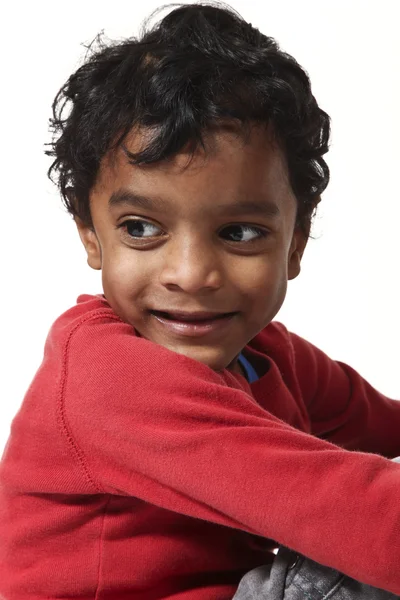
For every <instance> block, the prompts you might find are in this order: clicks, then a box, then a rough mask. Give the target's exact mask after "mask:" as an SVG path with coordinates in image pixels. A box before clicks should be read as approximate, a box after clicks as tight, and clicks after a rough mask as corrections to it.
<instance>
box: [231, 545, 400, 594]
mask: <svg viewBox="0 0 400 600" xmlns="http://www.w3.org/2000/svg"><path fill="white" fill-rule="evenodd" d="M399 599H400V596H395V595H394V594H391V593H390V592H386V591H384V590H380V589H378V588H374V587H372V586H370V585H366V584H363V583H359V582H358V581H355V580H354V579H351V578H350V577H347V576H345V575H343V574H342V573H339V572H338V571H335V570H334V569H330V568H329V567H324V566H322V565H319V564H318V563H316V562H314V561H312V560H310V559H308V558H304V557H302V556H299V555H298V554H296V553H295V552H292V551H291V550H288V549H287V548H280V549H279V551H278V554H277V555H276V557H275V560H274V562H273V563H272V565H264V566H262V567H257V568H256V569H253V570H252V571H249V573H246V575H245V576H244V577H243V578H242V580H241V581H240V584H239V587H238V589H237V592H236V594H235V595H234V597H233V600H399Z"/></svg>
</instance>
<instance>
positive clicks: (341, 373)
mask: <svg viewBox="0 0 400 600" xmlns="http://www.w3.org/2000/svg"><path fill="white" fill-rule="evenodd" d="M280 327H282V328H283V326H281V325H280ZM286 334H287V332H286ZM287 335H289V336H290V340H291V343H292V346H293V350H294V358H295V360H294V363H295V372H296V378H297V381H298V383H299V385H300V389H301V393H302V397H303V400H304V402H305V404H306V407H307V411H308V414H309V417H310V421H311V427H312V433H313V434H314V435H317V436H318V437H320V438H322V439H326V440H329V441H330V442H333V443H335V444H338V445H340V446H342V447H343V448H347V449H348V450H359V451H361V452H374V453H376V454H381V455H383V456H386V457H387V458H393V457H395V456H399V455H400V402H399V401H397V400H392V399H390V398H387V397H386V396H384V395H383V394H381V393H380V392H378V391H377V390H375V389H374V388H373V387H372V386H371V385H370V384H369V383H368V382H367V381H365V379H363V378H362V377H361V376H360V375H359V374H358V373H357V372H356V371H355V370H354V369H352V368H351V367H349V366H348V365H346V364H344V363H341V362H336V361H333V360H331V359H330V358H329V357H328V356H327V355H326V354H324V352H322V351H321V350H319V349H318V348H316V347H315V346H313V345H312V344H310V343H309V342H307V341H306V340H304V339H302V338H300V337H299V336H297V335H295V334H287Z"/></svg>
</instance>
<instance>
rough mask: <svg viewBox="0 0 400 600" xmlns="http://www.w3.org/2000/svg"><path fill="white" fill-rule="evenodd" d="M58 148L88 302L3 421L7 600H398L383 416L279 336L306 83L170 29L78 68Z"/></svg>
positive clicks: (241, 52) (184, 23)
mask: <svg viewBox="0 0 400 600" xmlns="http://www.w3.org/2000/svg"><path fill="white" fill-rule="evenodd" d="M68 107H70V108H71V111H69V112H67V114H66V113H65V109H66V108H68ZM53 126H54V133H55V137H54V141H53V148H52V151H51V154H52V155H53V156H54V157H55V160H54V163H53V165H52V167H51V169H50V174H52V175H54V174H55V173H57V174H58V184H59V187H60V190H61V193H62V196H63V198H64V201H65V203H66V206H67V208H68V210H69V212H70V213H71V214H72V215H73V217H74V219H75V222H76V224H77V227H78V230H79V234H80V237H81V240H82V242H83V244H84V246H85V249H86V252H87V257H88V263H89V265H90V266H91V267H92V268H94V269H101V270H102V278H103V279H102V280H103V292H104V294H101V295H98V296H87V295H84V296H80V297H79V299H78V302H77V304H76V306H74V307H72V308H71V309H70V310H68V311H67V312H66V313H65V314H63V315H62V316H61V317H60V318H59V319H58V320H57V321H56V322H55V323H54V325H53V327H52V328H51V330H50V333H49V336H48V339H47V342H46V347H45V354H44V360H43V363H42V365H41V367H40V369H39V370H38V372H37V374H36V376H35V378H34V380H33V382H32V384H31V386H30V388H29V390H28V392H27V394H26V397H25V399H24V402H23V404H22V407H21V409H20V411H19V412H18V414H17V416H16V417H15V419H14V421H13V424H12V428H11V435H10V438H9V441H8V443H7V446H6V449H5V452H4V456H3V459H2V463H1V470H0V528H1V539H0V596H1V598H4V599H6V600H17V599H18V600H25V599H29V600H39V599H45V598H46V599H55V598H59V599H61V598H63V599H66V598H81V599H85V600H86V599H93V600H94V599H96V600H106V599H109V600H111V599H112V600H122V599H128V598H130V599H131V598H135V599H138V600H139V599H140V600H156V599H157V600H161V599H166V598H168V599H171V600H172V599H174V600H188V599H190V600H228V599H230V598H232V597H233V596H235V598H236V599H237V598H239V599H240V600H244V599H245V598H273V599H275V598H287V599H288V600H295V599H297V598H309V599H310V598H312V599H314V598H315V599H316V598H327V597H328V596H329V598H334V600H339V598H350V599H352V598H375V600H376V599H378V598H385V599H388V598H395V597H396V598H398V597H400V596H399V594H400V575H399V569H398V566H399V564H400V503H399V500H398V498H399V494H400V466H399V464H396V463H394V462H392V461H391V460H388V459H391V458H394V457H395V456H398V455H399V454H400V436H399V430H400V403H399V402H396V401H394V400H390V399H388V398H386V397H384V396H383V395H381V394H380V393H379V392H377V391H376V390H374V389H373V388H372V387H371V386H370V385H369V384H368V383H367V382H366V381H364V380H363V379H362V378H361V377H360V375H358V374H357V373H356V372H355V371H354V370H352V369H351V368H350V367H348V366H347V365H344V364H342V363H338V362H334V361H332V360H330V359H329V358H328V357H327V356H326V355H325V354H324V353H323V352H321V351H320V350H318V349H317V348H315V347H314V346H313V345H311V344H310V343H308V342H306V341H305V340H303V339H301V338H300V337H298V336H296V335H294V334H291V333H289V332H288V331H287V330H286V329H285V327H284V326H283V325H281V324H279V323H275V322H272V321H273V318H274V316H275V315H276V314H277V312H278V310H279V309H280V307H281V305H282V303H283V301H284V297H285V294H286V287H287V281H288V280H289V279H293V278H295V277H297V275H298V274H299V272H300V262H301V258H302V255H303V252H304V249H305V246H306V243H307V238H308V235H309V230H310V224H311V218H312V215H313V212H314V210H315V207H316V205H317V203H318V201H319V199H320V194H321V193H322V192H323V190H324V189H325V187H326V186H327V184H328V179H329V171H328V168H327V166H326V163H325V162H324V160H323V158H322V157H323V155H324V154H325V153H326V152H327V150H328V140H329V117H328V116H327V114H326V113H325V112H324V111H322V110H321V109H320V108H319V107H318V104H317V102H316V101H315V99H314V97H313V95H312V93H311V90H310V83H309V80H308V77H307V76H306V74H305V72H304V71H303V70H302V69H301V67H300V66H299V65H298V64H297V63H296V61H295V60H294V59H293V58H291V57H290V56H288V55H287V54H285V53H283V52H282V51H281V50H280V49H279V48H278V46H277V45H276V43H275V42H274V41H273V40H272V39H271V38H268V37H266V36H264V35H262V34H260V32H259V31H258V30H257V29H255V28H253V27H252V26H251V25H249V24H247V23H246V22H244V21H243V20H242V19H241V18H240V17H238V16H237V15H235V14H234V13H232V12H229V11H228V10H226V9H222V8H218V7H215V6H207V5H186V6H183V7H179V8H177V9H175V10H173V11H172V12H170V13H169V14H168V15H167V16H166V17H165V18H164V19H163V20H162V21H161V22H160V23H159V24H158V26H156V27H155V28H153V29H152V30H150V31H148V32H147V33H145V34H144V35H143V37H142V38H141V39H140V40H135V39H131V40H126V41H124V42H122V43H118V44H115V45H109V46H108V47H107V46H104V47H102V48H101V49H100V50H98V51H97V52H95V53H93V55H92V56H91V57H90V58H88V59H87V60H86V63H85V64H84V65H83V66H82V67H81V68H80V69H78V70H77V72H76V73H74V74H73V75H72V76H71V77H70V78H69V79H68V81H67V82H66V84H65V85H64V86H63V88H62V89H61V91H60V92H59V94H58V96H57V97H56V100H55V103H54V120H53ZM278 547H280V548H281V549H280V550H279V552H278V555H277V557H276V558H275V555H274V553H273V551H274V549H276V548H278ZM288 548H290V550H288ZM300 555H304V556H307V557H308V559H303V558H302V556H300ZM297 559H298V560H297ZM271 565H272V566H271ZM246 573H247V575H246ZM340 573H343V574H344V575H339V574H340ZM242 578H243V580H242V582H241V583H240V581H241V579H242ZM356 580H359V582H360V583H357V581H356ZM239 583H240V586H239ZM238 586H239V587H238ZM307 586H308V587H307ZM235 594H236V595H235ZM396 594H397V595H396ZM395 595H396V596H395Z"/></svg>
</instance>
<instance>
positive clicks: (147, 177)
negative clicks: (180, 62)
mask: <svg viewBox="0 0 400 600" xmlns="http://www.w3.org/2000/svg"><path fill="white" fill-rule="evenodd" d="M144 135H145V134H144V133H140V132H135V133H133V132H132V134H131V136H130V138H129V139H128V141H127V142H126V147H127V148H128V150H130V151H131V152H137V151H138V150H140V149H141V142H142V141H144ZM205 142H206V152H205V153H204V151H203V150H202V149H201V148H200V149H199V150H197V151H196V153H195V155H194V157H193V160H192V162H190V164H189V166H188V159H189V158H190V152H189V150H188V149H184V150H183V151H181V152H180V153H179V154H178V155H176V156H175V157H174V158H173V159H171V160H168V161H164V162H163V163H157V164H151V165H145V166H134V165H132V164H130V163H129V162H128V158H127V155H126V154H125V153H124V151H123V150H122V149H121V148H119V149H118V150H117V151H116V152H115V153H111V152H109V153H108V155H106V157H105V159H104V160H103V161H102V164H101V167H100V170H99V174H98V178H97V181H96V183H95V185H94V187H93V188H92V190H91V194H90V207H91V215H92V220H93V229H92V228H91V227H90V226H87V225H86V226H85V225H84V224H83V223H82V222H81V221H80V220H79V219H76V223H77V226H78V230H79V234H80V237H81V240H82V242H83V244H84V246H85V248H86V252H87V257H88V264H89V265H90V266H91V267H92V268H93V269H101V270H102V280H103V289H104V294H105V297H106V299H107V301H108V302H109V304H110V305H111V307H112V308H113V310H114V311H115V312H116V313H117V314H118V315H119V316H120V317H121V318H122V319H123V320H124V321H126V322H128V323H130V324H131V325H132V326H133V327H134V328H135V330H136V331H137V333H138V334H139V335H141V336H143V337H145V338H147V339H149V340H151V341H153V342H155V343H157V344H160V345H162V346H164V347H166V348H169V349H170V350H173V351H174V352H178V353H180V354H184V355H185V356H188V357H190V358H193V359H195V360H197V361H200V362H202V363H204V364H206V365H208V366H209V367H211V368H212V369H214V370H216V371H219V370H222V369H225V368H228V369H230V370H232V371H235V372H239V373H242V371H241V368H240V366H239V363H238V360H237V357H238V354H239V353H240V351H241V350H242V349H243V348H244V346H245V345H246V344H247V343H248V342H249V341H250V340H251V339H252V338H253V337H254V336H255V335H257V333H258V332H259V331H261V330H262V329H263V328H264V327H266V326H267V325H268V323H270V322H271V321H272V319H273V318H274V316H275V315H276V314H277V312H278V311H279V309H280V307H281V306H282V303H283V301H284V298H285V295H286V289H287V281H288V280H289V279H294V278H295V277H297V275H298V274H299V272H300V262H301V258H302V255H303V252H304V249H305V246H306V243H307V236H306V234H305V232H304V230H303V229H302V228H300V227H299V226H297V225H296V212H297V204H296V199H295V196H294V194H293V192H292V190H291V187H290V183H289V180H288V171H287V167H286V164H285V160H284V158H283V156H284V155H283V153H282V152H281V150H280V149H279V147H278V146H277V145H276V144H274V142H273V140H272V137H271V135H270V133H268V132H267V131H266V130H265V128H264V127H260V126H253V127H252V128H251V131H250V134H249V137H248V138H246V140H244V138H243V137H242V136H241V135H238V132H237V131H235V128H234V127H233V126H230V127H224V128H222V127H221V128H218V129H215V130H214V131H212V132H209V133H208V134H206V136H205ZM121 189H124V190H128V191H129V192H131V193H134V194H136V195H140V196H147V197H157V198H161V199H162V204H165V208H164V207H162V210H161V211H151V210H147V209H146V210H145V209H143V208H139V207H137V206H133V205H131V204H129V203H127V202H124V203H118V204H115V205H113V206H111V207H110V206H109V200H110V198H111V196H112V194H113V193H116V192H117V191H119V190H121ZM252 201H256V202H258V203H260V204H263V205H264V206H265V205H267V204H268V203H271V204H273V205H275V207H276V208H277V209H278V210H276V211H275V212H276V214H265V215H264V214H257V213H256V212H254V211H252V210H251V209H250V208H249V210H246V211H245V212H243V213H242V214H240V215H237V214H236V215H235V213H234V211H233V210H232V207H233V206H234V205H235V203H236V202H243V203H250V202H252ZM220 207H221V208H222V207H226V210H225V213H224V214H222V213H221V212H220ZM139 217H140V218H141V219H145V220H146V221H147V222H150V225H146V226H145V227H146V229H145V230H143V229H140V228H139V230H138V229H130V232H131V235H129V233H128V232H127V230H126V227H120V225H121V224H123V223H126V221H127V220H130V219H132V220H134V219H135V218H136V219H137V218H139ZM232 224H236V225H239V224H240V225H243V224H245V226H246V225H250V226H252V227H259V228H261V229H262V230H264V231H266V232H267V233H268V235H267V236H266V237H262V238H259V239H257V238H258V237H259V236H258V233H257V232H256V231H250V232H249V231H246V229H239V230H235V231H234V232H233V233H234V234H235V233H237V232H239V239H240V240H242V239H243V238H244V239H245V240H248V239H256V240H257V241H255V242H254V243H251V242H247V241H244V242H242V241H240V242H236V241H235V240H236V239H237V237H236V236H235V235H234V237H233V238H232V230H231V229H227V226H229V225H232ZM130 227H131V228H132V225H130ZM132 232H133V235H134V236H138V235H143V232H144V235H145V236H146V238H148V239H150V240H151V241H150V242H143V241H142V240H141V239H139V240H135V239H134V238H133V237H132ZM164 232H165V233H164ZM151 236H153V237H151ZM157 236H158V237H157ZM232 239H233V241H232ZM150 309H152V310H159V311H166V312H168V311H174V310H175V311H183V312H195V311H217V312H222V313H226V312H234V311H238V314H237V315H235V316H234V317H233V319H232V320H231V321H230V323H229V325H228V326H226V327H224V328H223V329H221V331H218V330H217V331H214V332H211V333H208V334H206V335H203V336H201V337H191V336H183V335H181V334H178V333H171V331H170V330H169V328H168V327H166V326H165V325H163V324H162V323H161V322H159V321H158V320H157V318H156V317H155V316H153V315H151V314H150V313H149V310H150ZM242 374H243V373H242Z"/></svg>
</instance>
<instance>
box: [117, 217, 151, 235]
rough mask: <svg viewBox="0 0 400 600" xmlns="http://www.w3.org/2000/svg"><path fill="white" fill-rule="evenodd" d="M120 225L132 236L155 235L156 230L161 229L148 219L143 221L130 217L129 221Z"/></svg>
mask: <svg viewBox="0 0 400 600" xmlns="http://www.w3.org/2000/svg"><path fill="white" fill-rule="evenodd" d="M121 227H124V228H125V230H126V232H127V234H128V235H129V236H130V237H132V238H149V237H155V236H156V235H157V231H161V229H160V228H159V227H157V226H156V225H154V224H153V223H150V222H149V221H143V220H141V219H140V220H139V219H137V220H131V219H130V220H129V221H125V223H122V224H121Z"/></svg>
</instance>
